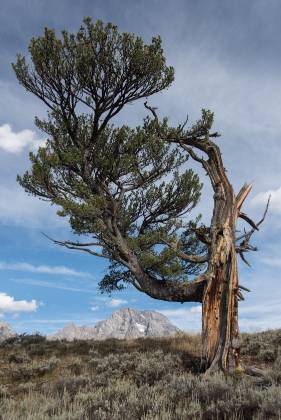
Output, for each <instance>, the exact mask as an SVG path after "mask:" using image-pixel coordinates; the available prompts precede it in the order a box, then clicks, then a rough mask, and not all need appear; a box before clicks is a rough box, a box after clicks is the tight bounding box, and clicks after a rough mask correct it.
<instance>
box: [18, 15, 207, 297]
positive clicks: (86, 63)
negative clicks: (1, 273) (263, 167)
mask: <svg viewBox="0 0 281 420" xmlns="http://www.w3.org/2000/svg"><path fill="white" fill-rule="evenodd" d="M29 52H30V57H31V64H30V63H27V60H26V59H25V57H23V56H21V55H19V56H18V59H17V62H16V63H15V64H14V65H13V68H14V70H15V73H16V76H17V78H18V80H19V82H20V83H21V84H22V85H23V86H24V87H25V88H26V89H27V90H28V91H30V92H32V93H33V94H34V95H36V96H37V97H38V98H40V99H41V100H42V101H43V102H44V103H45V104H46V105H47V106H48V108H49V113H48V117H47V118H46V119H45V120H40V119H39V118H36V125H37V127H38V128H39V129H40V130H42V131H43V132H44V133H45V134H46V135H47V136H48V140H47V141H46V145H45V146H44V147H41V148H39V150H38V151H37V152H36V153H31V154H30V161H31V170H30V171H27V172H26V173H25V174H24V175H23V176H18V178H17V179H18V182H19V183H20V185H21V186H22V187H24V188H25V190H26V191H27V192H28V193H30V194H33V195H35V196H37V197H39V198H41V199H43V200H48V201H50V202H51V203H52V204H55V205H57V206H58V207H59V210H58V215H59V216H62V217H67V218H68V219H69V222H70V225H71V228H72V231H73V233H75V234H78V235H89V236H90V237H91V238H92V240H93V242H94V243H95V246H97V247H98V249H96V248H95V249H94V250H92V251H91V252H90V253H92V254H94V255H98V256H102V257H105V258H108V259H110V260H111V264H110V267H109V272H108V274H107V275H106V276H105V277H104V279H103V280H102V281H101V283H100V287H101V289H102V290H104V291H107V292H110V291H112V290H115V289H118V290H121V289H122V288H123V287H124V284H126V283H132V282H133V280H134V276H133V274H132V270H131V266H130V264H129V257H128V256H129V255H134V257H136V258H137V261H138V265H139V267H140V269H141V270H142V271H143V272H144V273H146V274H147V275H149V276H152V277H153V278H154V279H157V280H166V279H169V280H183V281H184V280H188V278H189V275H192V274H197V273H198V272H200V271H201V270H202V269H203V268H204V266H203V265H198V264H196V263H189V264H187V263H186V262H183V261H182V259H181V258H179V255H178V252H177V250H176V249H175V248H172V247H170V246H167V242H168V243H169V242H171V241H176V240H177V239H179V240H180V246H181V247H183V249H184V251H185V252H187V253H188V252H189V250H191V251H192V252H193V253H194V254H195V255H203V254H204V252H206V249H205V247H204V246H202V245H200V242H199V241H198V240H197V238H196V237H195V235H194V233H193V232H192V231H191V227H192V226H194V223H195V225H196V223H198V220H197V221H195V222H191V223H193V225H191V224H188V225H187V226H186V225H185V224H184V223H183V222H182V216H183V215H185V214H186V213H188V212H190V211H191V210H192V209H193V208H194V207H195V206H196V204H197V203H198V200H199V198H200V191H201V188H202V184H201V183H200V180H199V177H198V176H197V175H196V174H194V173H193V171H192V170H191V169H186V168H183V166H182V165H183V164H184V163H185V162H186V161H187V155H186V154H185V155H183V154H182V152H181V151H180V149H179V148H177V147H176V146H172V145H170V144H169V143H168V142H165V141H164V140H163V139H162V138H161V136H159V131H161V132H162V133H163V132H166V133H167V132H169V127H168V121H167V119H164V120H163V121H162V122H161V123H159V124H157V123H156V121H155V120H154V119H153V120H152V119H151V118H149V117H147V118H145V119H144V121H143V124H142V126H138V127H136V128H135V129H132V128H130V127H128V126H127V125H123V126H121V127H114V126H113V125H110V124H109V121H110V119H111V118H113V117H114V116H115V115H116V114H117V113H118V112H120V110H121V109H122V108H123V107H124V106H125V105H126V104H127V103H130V102H132V101H135V100H137V99H140V98H144V97H148V96H150V95H152V94H154V93H156V92H159V91H161V90H163V89H165V88H167V87H168V86H169V85H170V84H171V82H172V81H173V69H172V68H171V67H167V66H166V63H165V58H164V56H163V50H162V48H161V39H160V37H155V38H153V39H152V43H151V44H144V42H143V40H142V39H141V38H140V37H135V36H134V35H132V34H128V33H119V32H118V29H117V27H116V26H114V25H112V24H111V23H109V24H107V25H104V24H103V23H102V22H101V21H97V22H96V23H92V22H91V20H90V19H89V18H86V19H84V26H82V27H81V28H80V30H79V31H78V32H77V34H69V33H68V32H66V31H63V32H62V37H61V38H57V37H56V34H55V32H54V31H53V30H50V29H47V28H46V29H45V33H44V35H43V36H41V37H38V38H33V39H32V40H31V43H30V46H29ZM212 121H213V114H211V113H210V112H209V111H204V110H203V114H202V121H201V123H200V124H201V126H200V127H201V129H204V130H205V131H206V130H208V129H209V128H210V127H211V125H212ZM198 124H199V123H198ZM198 124H197V125H198ZM198 127H199V125H198ZM198 127H197V131H198V129H199V128H198ZM202 127H203V128H202ZM194 129H195V128H194ZM184 230H185V233H184V234H183V235H182V232H183V231H184ZM74 245H75V244H74ZM122 281H123V283H122Z"/></svg>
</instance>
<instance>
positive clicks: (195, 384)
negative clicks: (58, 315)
mask: <svg viewBox="0 0 281 420" xmlns="http://www.w3.org/2000/svg"><path fill="white" fill-rule="evenodd" d="M243 343H244V344H243V348H242V353H243V357H244V360H246V361H247V363H249V364H251V365H255V366H257V367H262V368H264V369H266V371H267V378H266V381H265V382H263V383H262V384H261V383H259V382H254V381H253V379H252V378H251V377H248V376H247V375H244V376H242V377H232V378H224V377H223V376H221V375H215V376H212V377H208V376H207V375H203V374H202V373H201V372H200V336H198V335H197V336H188V335H185V334H178V335H176V336H174V337H169V338H157V339H156V338H155V339H152V338H146V339H135V340H114V339H110V340H106V341H100V342H97V341H75V342H70V343H68V342H64V341H62V342H48V341H46V340H45V339H44V338H43V337H40V336H38V335H35V336H21V337H19V338H17V339H10V340H7V341H6V342H5V343H3V344H2V345H1V346H0V419H1V420H14V419H29V420H33V419H34V420H39V419H40V420H41V419H48V418H53V419H73V420H74V419H77V420H80V419H81V420H82V419H83V420H84V419H94V420H112V419H114V420H126V419H130V420H138V419H139V420H152V419H156V420H182V419H204V420H205V419H207V420H208V419H210V420H211V419H216V420H218V419H227V420H228V419H233V420H234V419H236V420H238V419H281V331H269V332H265V333H261V334H253V335H249V334H244V335H243Z"/></svg>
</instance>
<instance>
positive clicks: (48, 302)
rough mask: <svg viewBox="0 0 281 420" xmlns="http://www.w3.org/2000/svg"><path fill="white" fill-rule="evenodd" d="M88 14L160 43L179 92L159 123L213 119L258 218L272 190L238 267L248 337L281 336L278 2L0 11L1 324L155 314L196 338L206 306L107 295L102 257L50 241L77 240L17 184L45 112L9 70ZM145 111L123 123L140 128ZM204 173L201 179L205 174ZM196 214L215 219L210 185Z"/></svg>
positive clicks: (27, 5) (197, 0)
mask: <svg viewBox="0 0 281 420" xmlns="http://www.w3.org/2000/svg"><path fill="white" fill-rule="evenodd" d="M84 16H91V17H92V19H93V20H96V19H102V20H103V21H105V22H108V21H111V22H113V23H114V24H116V25H118V27H119V29H120V30H121V31H128V32H134V33H135V34H137V35H141V36H142V37H143V38H144V39H145V41H147V42H149V41H150V40H151V37H152V36H154V35H158V34H159V35H160V36H161V37H162V40H163V47H164V50H165V55H166V57H167V62H168V64H169V65H173V66H174V68H175V82H174V84H173V85H172V87H171V88H170V89H169V90H168V91H165V92H163V93H161V94H159V95H157V96H156V97H155V98H151V102H152V103H153V105H154V106H158V108H159V111H160V113H161V115H167V116H168V117H169V119H170V121H171V122H172V123H175V124H178V123H180V122H182V121H183V120H184V119H185V116H186V114H187V113H188V114H189V119H190V120H191V121H193V120H196V119H197V118H198V117H199V116H200V110H201V108H203V107H204V108H209V109H211V110H212V111H214V112H215V129H216V130H218V131H220V132H221V133H222V137H221V138H220V139H219V140H218V142H219V144H220V145H221V149H222V152H223V158H224V161H225V166H226V168H227V170H228V175H229V177H230V179H231V181H232V183H233V186H234V188H235V190H236V191H237V190H239V188H240V187H241V186H242V185H243V183H244V182H245V181H249V182H253V184H254V187H253V191H252V193H251V196H250V197H249V199H248V203H247V205H246V208H245V209H246V210H247V212H248V213H249V214H250V215H251V216H253V218H254V219H255V220H258V218H259V216H260V215H261V214H262V213H263V208H264V205H265V202H266V200H267V197H268V195H269V193H271V196H272V201H271V207H270V211H269V213H268V217H267V219H266V221H265V222H264V224H263V225H262V229H261V231H260V232H259V233H258V234H257V235H256V237H255V238H254V240H255V244H256V245H257V246H258V248H259V252H258V253H256V254H255V255H251V256H250V257H249V259H250V261H251V264H252V268H248V267H246V266H243V265H242V264H240V279H241V280H240V282H241V283H242V284H243V285H245V286H247V287H248V288H250V289H251V290H252V292H251V293H249V294H247V299H246V301H245V302H243V303H242V304H241V305H240V326H241V330H248V331H253V330H261V329H267V328H278V327H279V328H280V327H281V309H280V306H281V287H280V285H281V276H280V270H281V235H280V234H281V164H280V163H281V143H280V141H281V80H280V74H281V29H280V20H281V3H280V1H279V0H255V1H253V0H252V1H251V0H249V1H245V0H236V1H232V0H225V1H219V0H185V1H184V0H182V1H181V0H173V1H171V0H166V1H165V2H163V1H161V0H139V1H138V2H137V1H129V0H119V1H118V2H117V1H114V0H94V1H93V0H80V1H79V2H78V1H74V0H60V1H59V2H58V1H55V0H49V1H48V2H45V1H43V0H24V1H22V0H10V1H9V2H3V4H2V5H1V12H0V55H1V66H0V90H1V95H0V197H1V198H0V238H1V248H0V317H1V320H2V321H7V322H9V323H11V324H12V326H13V328H14V329H15V330H16V331H19V332H31V331H40V332H42V333H50V332H53V331H55V330H56V329H58V328H60V327H62V326H63V325H64V324H65V323H66V322H69V321H74V322H76V323H77V324H79V325H84V324H93V323H95V322H96V321H97V320H100V319H105V318H106V317H108V316H109V315H110V314H111V313H112V311H114V310H116V309H119V308H122V307H133V308H136V309H142V310H157V311H160V312H162V313H163V314H165V315H167V316H168V317H169V318H170V319H171V321H173V322H174V323H175V324H176V325H178V326H179V327H180V328H183V329H185V330H187V331H196V330H198V329H200V322H201V320H200V306H198V305H196V304H183V305H181V304H177V303H167V302H161V301H157V300H153V299H151V298H149V297H147V296H145V295H142V294H140V293H139V292H137V291H135V290H134V289H132V288H130V289H127V290H126V291H124V292H121V293H115V294H114V295H112V296H111V297H107V296H104V295H100V294H99V292H98V291H97V283H98V281H99V280H100V279H101V278H102V277H103V275H104V273H105V271H106V265H105V264H104V262H103V261H100V260H99V259H98V258H95V257H91V256H87V255H86V254H85V255H84V254H79V253H77V252H75V251H73V252H71V251H70V250H66V249H63V248H60V247H59V248H58V247H56V246H55V245H53V244H51V243H50V242H49V241H48V240H47V239H46V238H45V237H44V236H43V235H42V233H41V232H42V231H44V232H45V233H47V234H48V235H49V236H52V237H55V238H58V239H67V238H69V236H70V233H69V229H68V226H67V223H66V222H65V221H64V220H61V219H60V218H58V217H57V216H56V210H55V209H54V208H53V207H50V205H49V204H48V203H45V202H42V201H39V200H38V199H36V198H31V197H29V196H27V195H26V194H25V192H24V191H22V190H21V189H20V187H19V186H18V185H17V183H16V180H15V178H16V175H17V174H18V173H19V174H22V173H23V171H24V170H25V169H27V168H28V167H29V162H28V152H29V151H30V150H34V149H36V147H37V146H38V144H40V142H42V141H43V140H44V137H43V135H42V133H40V132H38V131H37V129H36V128H35V126H34V117H35V115H39V116H43V115H45V113H46V109H45V108H44V106H43V105H42V104H41V103H40V101H39V100H37V99H36V98H35V97H33V96H32V95H31V94H27V93H25V91H24V90H23V88H22V87H21V86H19V85H18V82H17V80H16V78H15V76H14V74H13V72H12V69H11V62H13V61H14V60H15V57H16V54H17V53H18V52H21V53H24V54H26V53H27V46H28V43H29V40H30V39H31V37H33V36H37V35H40V34H41V33H42V31H43V29H44V27H45V26H47V27H49V28H54V29H56V31H57V32H58V33H59V31H60V30H62V29H67V30H69V31H73V32H75V31H77V30H78V29H79V26H80V25H81V23H82V19H83V17H84ZM144 115H145V112H144V108H143V103H140V104H137V105H135V106H130V107H129V109H125V110H124V112H123V113H122V115H121V116H120V117H119V121H121V120H122V119H123V122H127V123H129V124H130V125H132V126H134V125H136V124H139V123H140V122H141V119H142V118H143V116H144ZM199 173H201V172H200V170H199ZM203 182H205V188H204V197H203V198H202V201H201V203H200V206H199V209H198V211H201V212H203V214H204V215H205V219H206V220H207V219H208V218H209V217H210V212H211V206H212V202H211V200H210V198H211V197H210V194H209V193H210V188H209V185H208V180H207V179H206V178H204V179H203Z"/></svg>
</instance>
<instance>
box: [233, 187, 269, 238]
mask: <svg viewBox="0 0 281 420" xmlns="http://www.w3.org/2000/svg"><path fill="white" fill-rule="evenodd" d="M270 198H271V195H269V197H268V200H267V203H266V206H265V210H264V212H263V216H262V218H261V219H260V221H259V222H258V223H256V224H255V226H256V227H259V226H260V225H261V224H262V223H263V221H264V219H265V216H266V214H267V212H268V208H269V203H270ZM255 231H256V229H254V228H252V229H251V230H250V231H248V232H246V231H245V233H244V234H243V235H241V236H239V237H238V238H236V241H240V240H241V239H244V238H245V239H246V240H248V242H249V240H250V238H251V236H252V235H253V233H254V232H255Z"/></svg>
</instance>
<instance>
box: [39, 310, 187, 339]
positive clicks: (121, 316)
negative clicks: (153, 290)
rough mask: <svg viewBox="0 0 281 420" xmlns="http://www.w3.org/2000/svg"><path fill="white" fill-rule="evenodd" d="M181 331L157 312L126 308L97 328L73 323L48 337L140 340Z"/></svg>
mask: <svg viewBox="0 0 281 420" xmlns="http://www.w3.org/2000/svg"><path fill="white" fill-rule="evenodd" d="M178 331H180V330H179V329H178V328H177V327H175V326H174V325H173V324H172V323H171V322H170V321H169V320H168V318H166V317H165V316H164V315H162V314H160V313H159V312H155V311H138V310H136V309H132V308H124V309H120V310H119V311H116V312H113V313H112V314H111V316H110V317H109V318H108V319H106V320H104V321H99V322H97V323H96V325H95V326H83V327H78V326H76V325H75V324H73V323H70V324H67V325H66V326H65V327H64V328H63V329H61V330H59V331H57V332H56V333H55V334H53V335H51V336H48V337H47V338H48V339H49V340H61V339H65V340H69V341H72V340H74V339H95V340H105V339H107V338H119V339H124V338H128V339H130V338H138V337H160V336H169V335H174V334H176V333H177V332H178Z"/></svg>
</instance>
